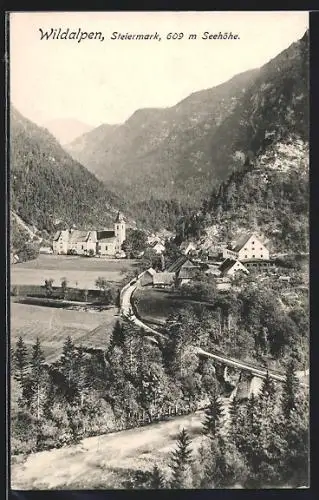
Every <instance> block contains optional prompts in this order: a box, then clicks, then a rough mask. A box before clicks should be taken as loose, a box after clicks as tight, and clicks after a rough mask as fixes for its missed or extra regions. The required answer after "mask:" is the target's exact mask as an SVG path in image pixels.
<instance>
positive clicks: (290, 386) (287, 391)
mask: <svg viewBox="0 0 319 500" xmlns="http://www.w3.org/2000/svg"><path fill="white" fill-rule="evenodd" d="M298 390H299V381H298V378H297V376H296V371H295V364H294V361H293V360H291V361H290V362H289V363H288V366H287V370H286V377H285V382H284V385H283V393H282V400H281V404H282V411H283V415H284V418H285V419H286V420H287V421H288V420H289V418H290V414H291V411H292V410H294V409H295V408H296V399H297V395H298Z"/></svg>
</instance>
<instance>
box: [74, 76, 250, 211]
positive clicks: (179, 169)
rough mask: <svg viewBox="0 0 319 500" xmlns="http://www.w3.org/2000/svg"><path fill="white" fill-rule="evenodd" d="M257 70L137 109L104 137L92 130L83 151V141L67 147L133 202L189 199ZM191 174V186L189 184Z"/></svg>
mask: <svg viewBox="0 0 319 500" xmlns="http://www.w3.org/2000/svg"><path fill="white" fill-rule="evenodd" d="M257 74H258V70H252V71H247V72H245V73H242V74H240V75H237V76H236V77H234V78H232V79H231V80H230V81H228V82H226V83H225V84H222V85H219V86H218V87H215V88H213V89H208V90H203V91H201V92H195V93H194V94H192V95H190V96H189V97H187V98H186V99H184V100H183V101H181V102H180V103H178V104H177V105H176V106H173V107H171V108H164V109H157V108H153V109H152V108H150V109H140V110H137V111H136V112H135V113H134V114H133V115H132V116H131V117H130V118H129V119H128V120H127V121H126V122H125V123H124V124H122V125H119V126H118V127H116V128H115V129H114V130H113V131H110V130H109V128H108V129H107V133H106V134H105V135H103V133H101V128H99V129H96V130H93V131H91V132H90V133H89V134H87V135H86V140H85V142H83V149H82V150H80V149H79V148H78V141H75V143H71V144H70V145H68V147H67V150H68V151H69V152H70V154H71V155H72V156H73V157H74V158H75V159H77V160H78V161H80V162H82V163H83V164H84V165H85V166H86V167H87V168H88V169H90V170H91V171H93V172H95V174H96V175H97V176H98V177H99V178H100V179H102V180H103V181H105V182H106V183H107V185H108V186H109V187H110V189H114V190H115V191H116V192H118V193H121V195H124V196H126V197H128V199H129V201H135V202H139V201H143V200H144V199H149V198H150V197H154V198H155V199H166V200H168V199H171V198H178V199H183V200H184V201H185V200H187V199H188V198H192V196H193V195H192V190H193V189H192V188H193V187H194V186H193V182H192V181H193V180H194V179H195V178H196V176H197V175H198V174H201V169H203V166H204V165H206V166H207V165H208V164H209V162H210V159H211V151H210V148H209V140H210V137H211V136H212V135H213V134H214V133H215V131H216V130H217V129H218V127H219V126H220V123H222V122H223V120H224V119H225V118H226V116H228V115H229V114H230V113H232V111H233V110H234V108H235V106H236V104H237V102H238V101H239V100H240V98H241V97H242V95H243V93H244V91H245V88H246V87H247V86H248V85H249V84H250V83H251V82H252V81H253V80H254V79H255V77H256V76H257ZM102 132H103V131H102ZM110 132H111V133H110ZM190 178H191V190H189V186H186V187H185V185H184V183H185V181H187V180H188V179H190ZM205 182H207V180H206V181H205Z"/></svg>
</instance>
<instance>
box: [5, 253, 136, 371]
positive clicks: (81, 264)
mask: <svg viewBox="0 0 319 500" xmlns="http://www.w3.org/2000/svg"><path fill="white" fill-rule="evenodd" d="M134 263H135V262H134V261H130V260H116V259H112V260H111V259H110V260H104V259H98V258H83V257H82V258H81V257H74V256H62V255H61V256H60V255H40V256H39V257H38V258H37V259H36V260H32V261H29V262H23V263H20V264H15V265H13V266H11V285H43V284H44V280H45V279H48V278H53V279H54V281H55V283H53V285H56V286H60V280H61V278H62V277H66V279H67V280H68V286H69V287H76V288H79V289H84V288H87V289H94V288H95V280H96V279H97V278H98V277H99V276H103V277H104V278H106V279H107V280H108V281H112V282H119V281H121V280H122V279H123V277H124V276H123V272H126V271H129V270H130V269H132V268H133V267H134ZM10 317H11V325H10V331H11V344H12V346H14V344H15V342H16V341H17V339H18V337H19V336H20V335H21V336H22V337H23V340H24V341H25V343H26V344H27V345H30V344H33V343H34V342H35V340H36V338H37V337H39V339H40V341H41V344H42V347H43V349H44V352H45V355H46V359H47V361H54V360H55V359H56V357H57V356H58V355H59V354H60V353H61V349H62V345H63V343H64V341H65V339H66V337H67V336H68V335H70V336H71V337H72V338H73V340H74V342H75V344H82V345H84V346H87V347H96V348H99V347H102V348H105V347H106V346H107V343H108V340H109V337H110V333H111V331H112V328H113V325H114V323H115V321H116V319H117V308H115V307H111V308H108V309H106V310H103V311H100V312H97V311H94V312H93V311H83V310H69V309H62V308H56V307H45V306H40V305H29V304H19V303H16V302H13V301H12V303H11V315H10Z"/></svg>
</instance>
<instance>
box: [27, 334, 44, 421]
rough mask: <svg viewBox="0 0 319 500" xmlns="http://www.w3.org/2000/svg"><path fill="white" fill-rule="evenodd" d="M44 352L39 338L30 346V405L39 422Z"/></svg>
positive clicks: (42, 394) (42, 400) (41, 404)
mask: <svg viewBox="0 0 319 500" xmlns="http://www.w3.org/2000/svg"><path fill="white" fill-rule="evenodd" d="M44 361H45V358H44V354H43V351H42V348H41V343H40V340H39V338H37V340H36V343H35V344H34V345H33V346H32V357H31V363H30V364H31V373H30V389H31V391H30V392H31V401H30V403H31V405H32V406H33V407H34V409H35V414H36V419H37V421H38V422H39V421H40V418H41V413H42V409H43V403H44V398H45V382H46V381H45V377H44V375H45V368H44Z"/></svg>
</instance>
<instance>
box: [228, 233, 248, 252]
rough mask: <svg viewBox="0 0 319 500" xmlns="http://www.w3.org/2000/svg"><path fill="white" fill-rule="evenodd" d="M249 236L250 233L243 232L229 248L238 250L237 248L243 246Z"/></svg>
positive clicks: (239, 248)
mask: <svg viewBox="0 0 319 500" xmlns="http://www.w3.org/2000/svg"><path fill="white" fill-rule="evenodd" d="M251 236H252V234H243V235H242V236H241V237H240V238H238V240H237V241H236V243H235V245H233V246H232V247H231V249H230V250H233V251H234V252H239V250H241V249H242V248H243V246H244V245H246V243H247V241H248V240H249V238H250V237H251Z"/></svg>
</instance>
